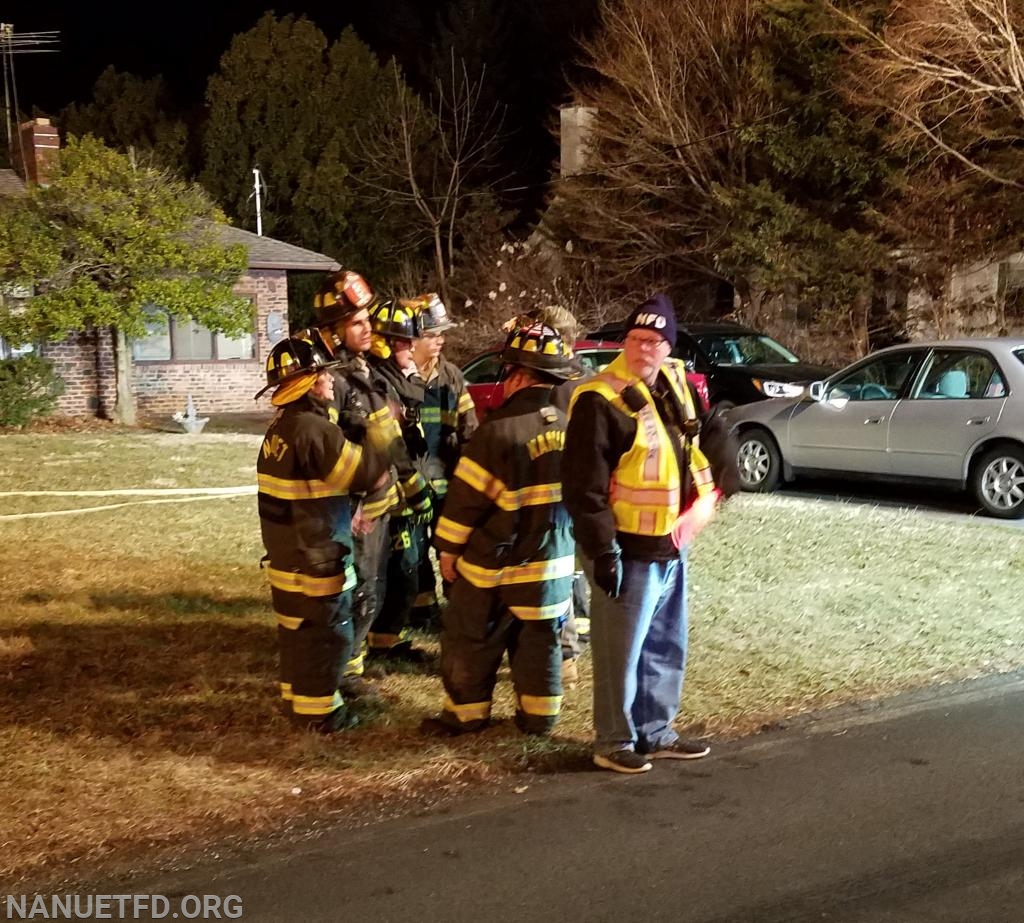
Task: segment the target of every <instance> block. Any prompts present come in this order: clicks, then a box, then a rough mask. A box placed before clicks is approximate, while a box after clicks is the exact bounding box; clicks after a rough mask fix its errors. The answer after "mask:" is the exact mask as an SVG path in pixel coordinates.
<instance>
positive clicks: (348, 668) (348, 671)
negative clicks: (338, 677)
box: [345, 642, 366, 676]
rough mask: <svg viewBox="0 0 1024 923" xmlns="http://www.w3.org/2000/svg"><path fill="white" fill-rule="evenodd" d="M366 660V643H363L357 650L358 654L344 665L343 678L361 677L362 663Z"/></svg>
mask: <svg viewBox="0 0 1024 923" xmlns="http://www.w3.org/2000/svg"><path fill="white" fill-rule="evenodd" d="M365 658H366V643H365V642H363V646H362V647H360V648H359V653H358V654H356V655H355V657H353V658H352V659H351V660H350V661H349V662H348V663H346V664H345V676H362V675H363V661H364V660H365Z"/></svg>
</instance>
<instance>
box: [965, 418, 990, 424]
mask: <svg viewBox="0 0 1024 923" xmlns="http://www.w3.org/2000/svg"><path fill="white" fill-rule="evenodd" d="M991 419H992V418H991V417H971V419H970V420H968V421H967V425H968V426H984V425H985V424H986V423H988V421H989V420H991Z"/></svg>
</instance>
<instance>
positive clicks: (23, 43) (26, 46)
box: [0, 22, 60, 164]
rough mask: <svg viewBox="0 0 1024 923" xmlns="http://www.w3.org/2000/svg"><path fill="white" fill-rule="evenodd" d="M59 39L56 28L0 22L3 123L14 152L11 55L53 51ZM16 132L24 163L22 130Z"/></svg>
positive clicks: (15, 109)
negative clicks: (30, 28) (18, 27)
mask: <svg viewBox="0 0 1024 923" xmlns="http://www.w3.org/2000/svg"><path fill="white" fill-rule="evenodd" d="M59 43H60V33H59V32H15V31H14V26H13V25H12V24H11V23H9V22H2V23H0V56H2V58H3V72H4V127H5V129H6V131H7V149H8V151H9V152H10V153H12V154H13V153H14V151H13V148H14V139H13V137H12V127H16V124H15V123H16V122H17V120H18V111H19V108H20V107H19V104H18V80H17V76H16V75H15V72H14V56H15V55H22V54H54V53H56V52H57V51H58V50H59V49H57V48H55V47H53V46H55V45H58V44H59ZM17 135H18V150H19V152H20V154H21V162H22V163H23V164H24V163H25V145H24V142H23V141H22V137H21V132H20V131H19V132H17Z"/></svg>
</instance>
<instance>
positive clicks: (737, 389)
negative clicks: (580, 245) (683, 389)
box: [587, 321, 834, 410]
mask: <svg viewBox="0 0 1024 923" xmlns="http://www.w3.org/2000/svg"><path fill="white" fill-rule="evenodd" d="M625 333H626V327H625V323H624V322H623V321H617V322H615V323H610V324H605V325H604V326H603V327H601V328H600V329H598V330H595V331H594V332H593V333H589V334H587V337H588V339H595V340H616V341H621V340H622V338H623V337H624V336H625ZM672 355H673V356H675V357H676V358H678V359H682V360H684V361H685V362H686V364H687V366H689V367H691V368H692V369H693V370H694V371H696V372H701V373H702V374H703V375H704V376H705V377H706V378H707V382H708V394H709V397H710V400H711V403H712V405H714V406H717V407H718V408H719V409H721V410H725V409H726V408H728V407H734V406H735V405H737V404H750V403H752V402H754V401H760V400H763V399H764V398H766V397H799V396H800V395H801V394H803V391H804V388H805V387H806V385H808V384H810V382H812V381H817V380H819V379H822V378H826V377H828V375H829V374H830V373H831V372H833V371H834V369H830V368H825V367H823V366H820V365H808V364H807V363H805V362H801V361H800V360H799V359H798V358H797V357H796V356H794V355H793V354H792V353H791V352H790V351H789V350H788V349H786V347H785V346H782V345H781V344H780V343H777V342H775V340H773V339H772V338H771V337H770V336H768V335H767V334H764V333H759V332H758V331H757V330H753V329H751V328H750V327H743V326H740V325H739V324H730V323H726V322H724V321H720V322H714V323H712V322H708V323H704V322H695V323H690V324H680V325H679V333H678V335H677V336H676V345H675V349H673V350H672Z"/></svg>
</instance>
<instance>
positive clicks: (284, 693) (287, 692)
mask: <svg viewBox="0 0 1024 923" xmlns="http://www.w3.org/2000/svg"><path fill="white" fill-rule="evenodd" d="M281 698H282V699H284V700H285V701H286V702H290V701H291V700H292V684H291V683H281Z"/></svg>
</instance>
